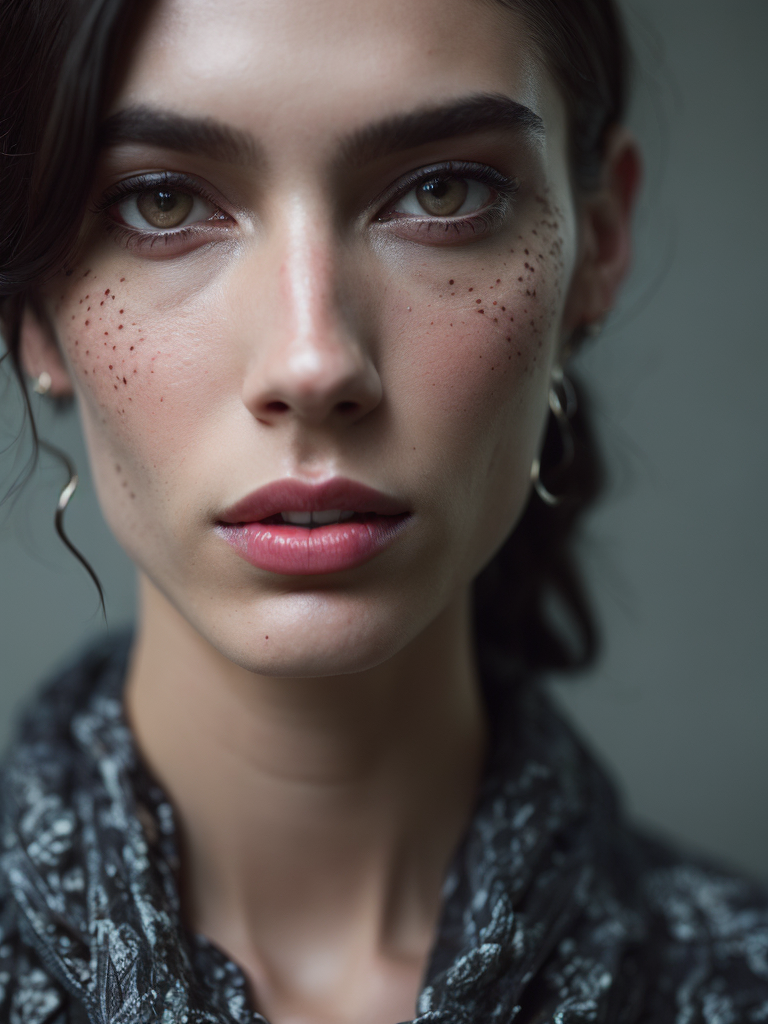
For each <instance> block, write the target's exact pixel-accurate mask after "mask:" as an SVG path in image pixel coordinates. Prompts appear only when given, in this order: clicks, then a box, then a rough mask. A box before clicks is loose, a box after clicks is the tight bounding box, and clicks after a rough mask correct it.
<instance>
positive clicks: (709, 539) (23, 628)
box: [0, 0, 768, 880]
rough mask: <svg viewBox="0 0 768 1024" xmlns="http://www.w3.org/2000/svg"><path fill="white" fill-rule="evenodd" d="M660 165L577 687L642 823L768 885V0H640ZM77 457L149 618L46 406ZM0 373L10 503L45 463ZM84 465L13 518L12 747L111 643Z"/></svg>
mask: <svg viewBox="0 0 768 1024" xmlns="http://www.w3.org/2000/svg"><path fill="white" fill-rule="evenodd" d="M624 6H625V8H626V10H627V15H628V19H629V27H630V32H631V34H632V37H633V41H634V44H635V50H636V55H637V63H638V69H637V83H636V98H635V104H634V112H633V117H632V121H633V124H634V126H635V129H636V131H637V133H638V135H639V136H640V138H641V141H642V143H643V147H644V150H645V155H646V163H647V168H646V185H645V191H644V196H643V202H642V204H641V208H640V211H639V215H638V219H637V227H638V250H637V260H636V265H635V270H634V273H633V276H632V280H631V282H630V286H629V288H628V289H627V291H626V293H625V296H624V299H623V301H622V304H621V306H620V308H619V309H618V310H617V311H616V314H615V315H614V317H613V318H612V320H611V323H610V324H609V326H608V328H607V330H606V332H605V333H604V335H603V336H602V338H601V339H600V340H599V341H598V342H597V343H596V344H593V345H592V346H591V348H590V349H589V351H588V352H586V353H585V354H584V356H583V357H582V358H581V371H582V376H583V377H584V378H585V379H587V380H588V381H590V382H591V384H592V389H593V392H594V395H595V399H596V405H597V415H598V428H599V431H600V435H601V437H602V439H603V443H604V447H605V451H606V456H607V459H608V463H609V467H610V471H611V485H610V488H609V492H608V494H607V495H606V498H605V500H604V501H603V504H602V506H601V507H600V509H599V511H598V512H597V513H596V514H595V515H594V516H593V518H592V520H591V523H590V526H589V529H588V531H587V533H586V535H585V537H584V543H583V555H584V562H585V565H586V568H587V571H588V574H589V578H590V580H591V584H592V589H593V592H594V594H595V599H596V604H597V607H598V611H599V614H600V618H601V621H602V623H603V627H604V634H605V650H604V655H603V658H602V660H601V662H600V664H599V666H598V667H597V668H596V669H595V670H594V671H592V672H591V673H589V674H588V675H587V676H585V677H583V678H581V679H579V680H575V681H567V682H563V681H559V680H553V682H552V688H553V690H554V691H555V693H556V694H557V697H558V699H559V700H560V701H561V703H562V705H563V706H564V707H565V708H566V710H567V713H568V714H569V715H570V716H571V717H572V718H573V719H574V720H576V721H577V722H578V724H579V726H580V728H581V729H582V731H583V732H584V733H585V734H586V735H587V736H588V737H589V738H590V740H591V742H592V745H593V746H594V747H595V749H596V750H597V751H598V753H599V754H600V755H601V756H602V758H603V760H604V762H605V763H607V764H608V765H609V766H610V768H611V770H612V771H613V773H614V775H615V777H617V778H618V779H619V780H620V781H621V783H622V784H623V787H624V790H625V793H626V794H627V798H628V801H629V804H630V806H631V808H632V810H633V812H634V813H635V815H636V816H637V818H638V819H640V820H642V821H643V822H644V823H646V824H649V825H651V826H653V827H654V828H656V829H657V830H659V831H661V832H663V833H665V834H667V835H669V836H671V837H673V838H675V839H676V840H677V841H678V842H681V843H683V844H685V845H687V846H688V847H690V848H691V849H694V850H701V851H704V852H707V853H709V854H711V855H714V856H716V857H718V858H720V859H722V860H725V861H726V862H729V863H731V864H733V865H735V866H737V867H740V868H742V869H744V870H747V871H749V872H751V873H752V874H754V875H757V876H761V877H762V878H764V879H766V880H768V665H767V664H766V641H767V640H768V626H767V625H766V619H767V618H768V594H767V586H766V578H767V577H768V330H767V329H766V319H765V315H764V312H763V307H764V305H765V303H766V297H767V296H768V259H767V257H766V252H767V251H768V250H767V247H766V242H767V240H768V201H767V200H766V184H767V182H766V170H767V168H768V139H767V138H766V117H765V103H766V97H768V60H766V56H765V48H766V43H767V42H768V4H767V3H765V0H730V2H729V3H727V4H726V3H723V2H722V0H674V2H670V0H626V3H625V5H624ZM34 405H35V407H36V409H37V411H38V414H39V423H40V427H41V433H42V435H43V436H44V437H49V438H51V439H55V440H56V443H57V444H59V445H60V446H61V447H63V448H64V449H65V450H66V451H67V452H69V453H70V455H71V456H72V457H73V458H74V459H75V462H76V464H77V466H78V468H79V470H80V473H81V479H82V486H81V489H80V490H79V491H78V494H77V497H76V499H75V500H74V502H73V504H72V506H71V508H70V511H69V513H68V527H69V531H70V534H71V536H72V538H73V540H74V541H75V543H76V544H78V545H79V547H80V548H81V549H82V550H83V551H84V552H85V553H86V554H87V557H88V558H89V559H90V560H91V562H92V563H93V565H94V566H95V567H96V569H97V571H98V573H99V575H100V577H101V579H102V582H103V584H104V587H105V591H106V594H107V608H108V612H109V622H110V629H112V630H115V629H117V628H119V627H120V626H121V625H122V624H126V623H129V622H130V620H131V618H132V614H133V601H134V587H133V578H132V572H131V567H130V564H129V563H128V560H127V559H126V557H125V556H124V555H123V554H122V552H121V551H120V549H119V548H118V547H117V546H116V544H115V542H114V541H113V540H112V539H111V536H110V534H109V532H108V530H107V527H106V526H105V525H104V523H103V521H102V519H101V516H100V513H99V511H98V509H97V507H96V502H95V498H94V495H93V489H92V486H91V483H90V480H89V479H88V476H87V466H86V459H85V454H84V451H83V446H82V441H81V438H80V432H79V427H78V425H77V421H76V418H75V415H74V413H73V412H71V411H70V412H68V413H64V414H57V413H55V412H54V411H53V410H52V409H51V408H50V404H49V403H48V402H46V401H45V400H44V399H41V398H38V397H37V396H34ZM20 423H21V405H20V403H19V402H18V401H17V400H16V398H15V392H14V390H13V388H12V387H11V386H10V385H7V384H6V385H5V386H3V384H2V382H1V381H0V450H2V454H0V494H4V493H5V491H6V489H7V486H8V485H9V484H10V483H11V482H12V480H13V478H14V473H15V470H16V469H18V467H19V466H20V465H21V463H22V462H23V459H24V457H25V455H26V453H27V452H28V447H25V446H24V445H23V444H22V445H21V446H19V445H15V446H14V445H13V444H12V442H13V438H14V437H15V435H16V434H17V433H18V430H19V427H20ZM64 482H65V476H64V471H63V470H62V469H61V467H60V466H58V465H57V464H56V463H55V462H54V461H53V460H52V459H51V458H50V457H48V456H43V458H42V461H41V465H40V468H39V469H38V471H37V473H36V474H35V476H34V477H33V479H32V481H31V482H30V484H28V485H27V487H26V488H25V490H24V491H23V492H22V494H21V495H20V497H19V499H18V501H17V502H16V503H15V505H13V506H9V505H7V504H6V506H4V507H3V509H2V510H0V745H3V744H4V743H5V742H6V739H7V736H8V735H9V732H10V727H11V723H12V720H13V715H14V712H15V710H16V709H17V707H18V705H19V702H20V701H21V700H22V699H23V698H24V696H25V695H26V694H27V693H28V692H29V690H30V689H31V687H33V686H34V684H35V683H36V682H38V681H39V680H40V679H41V678H42V677H44V676H45V675H46V674H47V673H48V672H49V671H51V670H52V669H53V668H54V667H55V666H56V665H57V664H59V663H60V662H61V660H62V655H63V653H64V652H74V651H75V650H76V649H77V648H78V647H79V646H80V645H81V644H82V643H83V642H84V641H85V640H86V639H87V638H89V637H92V636H94V635H96V634H99V633H102V632H103V631H104V629H105V626H104V623H103V620H102V619H101V616H100V613H99V611H98V605H97V600H96V596H95V590H94V588H93V586H92V584H91V583H90V581H89V579H88V577H87V576H86V575H85V573H84V572H83V570H82V569H81V568H80V567H79V565H78V564H77V563H76V562H75V561H74V559H72V558H71V557H70V556H69V555H68V554H67V552H66V551H65V550H64V549H63V548H62V547H61V545H60V544H59V542H58V540H57V539H56V538H55V536H54V533H53V527H52V511H53V508H54V506H55V502H56V498H57V495H58V492H59V490H60V488H61V486H62V485H63V483H64Z"/></svg>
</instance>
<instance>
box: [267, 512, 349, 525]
mask: <svg viewBox="0 0 768 1024" xmlns="http://www.w3.org/2000/svg"><path fill="white" fill-rule="evenodd" d="M354 514H355V513H354V512H342V511H340V510H339V509H328V511H327V512H281V513H280V515H281V516H282V519H283V522H284V523H289V524H290V525H291V526H329V525H330V524H331V523H344V522H346V521H347V520H348V519H351V518H352V516H353V515H354Z"/></svg>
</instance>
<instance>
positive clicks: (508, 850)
mask: <svg viewBox="0 0 768 1024" xmlns="http://www.w3.org/2000/svg"><path fill="white" fill-rule="evenodd" d="M129 644H130V640H129V638H123V639H121V640H120V641H119V642H113V643H112V644H110V645H108V646H107V647H102V648H100V649H96V650H94V651H92V652H91V653H90V654H89V655H87V656H86V657H85V658H84V659H83V660H82V661H80V662H79V663H78V664H76V665H75V666H74V667H73V668H71V669H70V670H69V671H67V672H65V673H64V674H63V675H62V676H60V677H59V678H58V679H57V680H56V681H55V682H54V684H53V685H52V686H50V687H48V688H47V690H46V691H45V692H44V693H43V695H42V696H41V697H40V698H38V700H37V702H36V703H35V704H34V706H33V707H32V709H31V711H30V713H29V714H28V715H27V718H26V721H25V722H24V724H23V727H22V729H21V733H20V737H19V739H18V741H17V743H16V745H15V747H14V748H13V749H12V751H11V753H10V756H9V757H8V759H7V762H6V766H5V769H4V773H3V778H2V800H3V803H2V848H1V849H0V856H1V860H0V1024H6V1022H8V1024H149V1022H152V1024H265V1021H264V1018H263V1017H262V1016H261V1015H260V1014H259V1013H258V1012H257V1010H256V1008H255V1007H254V1006H253V1004H252V1001H251V994H250V993H249V992H248V989H247V986H246V982H245V979H244V977H243V974H242V972H241V971H240V969H239V968H238V967H237V966H236V965H235V964H234V963H232V962H231V961H230V960H229V959H228V958H227V957H226V956H225V955H224V954H223V953H222V952H221V951H220V950H218V949H217V948H215V947H214V946H213V945H212V944H210V943H208V942H207V941H206V940H205V939H204V938H203V937H201V936H195V935H191V934H189V933H188V932H187V931H186V930H185V928H184V926H183V923H182V918H181V912H180V906H179V896H178V889H177V872H178V851H177V845H176V829H175V824H174V814H173V810H172V808H171V806H170V804H169V803H168V800H167V799H166V797H165V794H164V793H163V792H162V791H161V790H160V788H159V787H158V786H157V785H156V784H155V783H154V781H153V780H152V779H151V778H150V777H149V775H148V774H147V772H146V771H145V769H144V768H143V766H142V764H141V762H140V760H139V758H138V756H137V753H136V749H135V746H134V744H133V740H132V736H131V733H130V730H129V729H128V727H127V724H126V722H125V719H124V716H123V711H122V699H121V698H122V687H123V681H124V676H125V668H126V663H127V656H128V650H129ZM486 682H487V699H488V701H489V703H490V705H491V715H490V720H491V722H492V723H493V729H494V736H493V742H492V750H491V755H490V757H489V761H488V765H487V770H486V773H485V776H484V779H483V782H482V786H481V790H480V793H479V795H478V800H477V805H476V808H475V813H474V816H473V818H472V821H471V823H470V825H469V828H468V830H467V833H466V836H465V838H464V841H463V842H462V844H461V846H460V848H459V849H458V850H457V852H456V855H455V858H454V862H453V866H452V868H451V871H450V873H449V876H448V878H447V880H446V883H445V890H444V909H443V915H442V920H441V923H440V927H439V932H438V936H437V940H436V943H435V948H434V950H433V954H432V957H431V962H430V966H429V970H428V972H427V977H426V979H425V983H424V987H423V990H422V992H421V995H420V997H419V1002H418V1006H417V1008H416V1014H417V1016H416V1021H417V1022H418V1024H427V1022H430V1024H470V1022H472V1024H476V1022H483V1024H490V1022H493V1021H499V1022H504V1024H506V1022H511V1021H516V1022H519V1024H545V1022H551V1024H588V1022H589V1024H591V1022H605V1024H609V1022H610V1024H751V1022H754V1024H757V1022H768V898H766V895H765V894H764V893H763V892H762V891H761V890H760V889H758V888H757V887H755V886H753V885H751V884H750V883H747V882H745V881H742V880H740V879H737V878H733V877H731V876H729V875H727V874H724V873H722V872H719V871H718V870H716V869H712V868H709V867H706V866H702V865H699V864H696V863H692V862H686V861H682V860H680V859H679V858H677V857H676V856H674V855H672V854H671V853H669V852H668V851H667V850H666V849H665V848H663V847H662V846H659V845H657V844H655V843H654V842H652V841H651V840H649V839H646V838H644V837H642V836H640V835H638V834H636V833H634V832H633V831H632V830H631V829H630V828H629V827H628V826H627V825H626V824H625V823H624V822H623V820H622V817H621V813H620V810H619V808H618V807H617V803H616V800H615V797H614V794H613V791H612V789H611V787H610V785H609V783H608V782H607V781H606V779H605V778H604V776H603V775H602V773H601V772H600V770H599V769H598V768H597V767H596V765H595V764H594V762H593V761H592V759H591V758H590V757H589V755H588V754H587V753H586V752H585V751H584V749H583V748H582V746H581V745H580V743H579V742H578V740H577V739H576V738H575V737H574V735H573V734H572V732H571V731H570V730H569V728H568V727H567V726H566V725H565V724H564V723H563V722H562V720H561V719H560V718H559V717H558V716H557V714H556V713H555V712H554V711H553V709H552V708H551V707H550V705H549V704H548V702H547V700H546V698H545V697H544V696H543V694H542V693H541V692H540V690H539V689H538V688H537V687H536V686H534V685H512V684H511V683H507V684H506V685H504V683H503V681H502V680H496V681H494V679H493V678H491V676H490V675H489V678H488V679H487V680H486ZM361 1024H362V1022H361ZM393 1024H395V1022H393Z"/></svg>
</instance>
